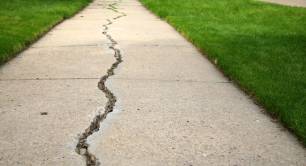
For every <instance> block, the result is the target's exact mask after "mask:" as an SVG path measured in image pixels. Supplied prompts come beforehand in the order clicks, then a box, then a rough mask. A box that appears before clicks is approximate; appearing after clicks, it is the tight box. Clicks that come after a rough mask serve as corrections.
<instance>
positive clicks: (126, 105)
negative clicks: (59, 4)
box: [0, 0, 306, 166]
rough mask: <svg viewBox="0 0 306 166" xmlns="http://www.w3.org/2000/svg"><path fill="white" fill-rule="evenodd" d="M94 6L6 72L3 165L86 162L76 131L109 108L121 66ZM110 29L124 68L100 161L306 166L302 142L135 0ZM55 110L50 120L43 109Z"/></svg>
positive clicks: (97, 150)
mask: <svg viewBox="0 0 306 166" xmlns="http://www.w3.org/2000/svg"><path fill="white" fill-rule="evenodd" d="M113 2H116V1H104V0H95V1H94V2H93V3H92V4H91V5H89V6H88V7H87V8H86V9H85V10H83V11H82V12H80V13H79V14H77V15H76V16H75V17H73V18H71V19H69V20H67V21H65V22H63V23H62V24H60V25H58V26H56V27H55V28H54V29H53V30H52V31H51V32H49V33H48V34H47V35H46V36H45V37H43V38H42V39H41V40H39V41H38V42H37V43H35V44H33V45H32V46H31V47H30V48H29V49H27V50H26V51H24V52H22V53H21V54H20V55H19V56H18V57H16V58H15V59H13V60H12V61H10V62H9V63H7V64H6V65H4V66H2V67H1V68H0V94H1V95H0V103H1V105H0V132H1V135H0V147H1V148H0V165H52V166H53V165H65V166H66V165H85V161H84V158H82V156H80V155H78V154H77V153H76V152H75V146H76V143H77V139H78V134H80V133H82V132H83V131H84V129H86V128H87V127H88V125H89V124H90V122H91V121H92V119H93V117H94V116H95V115H96V114H97V112H99V111H103V109H104V105H105V102H106V98H105V97H104V94H103V92H101V91H100V90H99V89H98V88H97V83H98V81H99V78H100V77H101V76H102V75H105V72H106V70H107V69H108V68H109V67H110V66H111V64H112V63H114V57H113V51H112V50H110V49H109V48H108V46H109V45H110V43H109V41H108V40H107V39H106V38H105V36H103V35H102V31H103V27H102V25H103V24H106V23H107V21H106V20H107V19H111V20H113V18H114V17H116V16H117V15H118V13H116V12H114V11H112V10H109V9H107V8H109V4H112V3H113ZM118 4H119V5H118V10H119V11H120V12H124V13H126V14H127V16H126V17H123V18H120V19H117V20H113V22H114V23H113V24H112V25H110V26H109V28H110V29H109V30H108V33H109V34H111V35H112V38H114V39H115V40H116V41H117V42H118V45H117V46H116V47H117V48H120V50H121V52H122V55H123V60H124V62H123V63H122V64H120V66H119V68H117V69H116V70H115V72H116V74H115V76H113V77H110V79H109V80H108V81H107V86H108V87H110V89H111V90H112V91H113V93H114V94H115V95H116V97H117V99H118V102H117V103H116V108H115V111H114V112H113V113H111V114H109V116H108V117H107V119H106V121H103V123H102V126H101V129H100V131H99V132H96V133H94V134H93V135H91V136H90V137H89V138H88V142H89V144H90V147H89V151H90V152H91V153H92V154H94V155H95V156H96V157H97V158H98V160H99V161H100V162H101V164H102V165H116V166H119V165H133V166H138V165H139V166H140V165H156V166H157V165H182V166H183V165H188V166H190V165H193V166H197V165H199V166H202V165H216V166H220V165H243V166H245V165H258V166H263V165H283V166H288V165H297V166H304V165H306V151H305V149H304V148H303V147H302V146H301V145H300V144H299V143H298V141H297V140H296V138H295V137H294V136H292V135H291V134H290V133H289V132H288V131H287V130H285V129H284V128H282V127H281V126H280V125H279V124H278V123H275V122H273V121H272V120H271V119H270V118H269V116H267V115H265V114H264V113H263V112H262V109H261V108H260V107H258V106H257V105H255V104H254V103H253V102H252V100H251V99H249V98H248V97H247V96H246V95H244V93H242V92H241V91H240V90H239V89H237V88H236V87H235V86H234V85H233V84H232V83H230V82H229V81H228V80H227V79H226V78H224V77H223V75H222V74H221V73H220V72H219V71H218V70H216V69H215V68H214V66H213V65H212V64H210V62H208V61H207V60H206V59H205V58H204V56H203V55H201V54H200V53H199V52H198V51H197V50H196V49H195V48H194V47H193V46H192V45H191V44H190V43H188V42H187V41H186V40H185V39H184V38H183V37H181V36H180V35H179V34H178V33H177V32H176V31H175V30H174V29H173V28H171V27H170V26H169V25H168V24H167V23H165V22H163V21H161V20H160V19H158V18H157V17H156V16H154V15H153V14H151V13H150V12H149V11H147V10H146V9H145V8H144V7H142V6H141V4H140V3H139V2H138V1H136V0H122V2H120V3H118ZM43 112H47V115H41V113H43Z"/></svg>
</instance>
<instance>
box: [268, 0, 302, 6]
mask: <svg viewBox="0 0 306 166" xmlns="http://www.w3.org/2000/svg"><path fill="white" fill-rule="evenodd" d="M263 1H266V2H271V3H277V4H281V5H288V6H296V7H306V0H263Z"/></svg>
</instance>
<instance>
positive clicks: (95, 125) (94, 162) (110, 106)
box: [75, 2, 126, 166]
mask: <svg viewBox="0 0 306 166" xmlns="http://www.w3.org/2000/svg"><path fill="white" fill-rule="evenodd" d="M117 4H118V2H114V3H112V4H108V8H107V9H110V10H113V11H114V12H115V13H118V14H120V15H118V16H116V17H114V18H113V20H117V19H119V18H121V17H124V16H126V14H125V13H123V12H119V11H118V10H117V8H116V5H117ZM107 21H108V23H107V24H104V25H103V27H104V31H103V35H105V36H106V37H107V39H108V40H109V41H111V46H109V49H111V50H113V51H114V57H115V59H116V61H115V62H114V63H113V64H112V65H111V67H110V68H109V69H108V70H107V73H106V74H105V75H104V76H102V77H101V79H100V81H99V82H98V88H99V89H100V90H101V91H102V92H103V93H104V94H105V97H106V98H107V100H108V101H107V103H106V105H105V110H104V113H102V114H101V113H99V114H98V115H97V116H95V117H94V119H93V121H92V122H91V123H90V126H89V127H88V128H87V129H86V130H85V131H84V132H83V133H82V134H81V136H80V137H79V140H78V143H77V145H76V149H75V150H76V152H77V153H78V154H79V155H82V156H83V157H84V158H85V159H86V165H87V166H99V165H100V162H99V161H98V159H97V157H96V156H95V155H94V154H92V153H90V152H89V150H88V148H89V144H88V143H87V138H88V137H89V136H91V135H92V134H93V133H95V132H97V131H99V129H100V124H101V123H102V122H103V121H104V120H105V119H106V117H107V115H108V114H109V113H111V112H113V110H114V106H115V103H116V101H117V98H116V96H115V95H114V94H113V93H112V92H111V90H109V89H108V87H107V86H106V85H105V83H106V81H107V79H108V78H109V77H110V76H113V75H115V73H114V70H115V69H116V68H117V67H118V65H119V64H120V63H121V62H122V54H121V52H120V49H118V48H115V46H116V45H117V41H116V40H114V39H113V38H112V36H111V35H110V34H108V29H109V26H110V25H111V24H113V22H112V21H111V20H110V19H107Z"/></svg>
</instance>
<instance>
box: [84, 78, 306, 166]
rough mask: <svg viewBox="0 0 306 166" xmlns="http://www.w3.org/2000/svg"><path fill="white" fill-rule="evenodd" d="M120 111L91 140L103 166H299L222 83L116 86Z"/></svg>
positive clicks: (292, 150)
mask: <svg viewBox="0 0 306 166" xmlns="http://www.w3.org/2000/svg"><path fill="white" fill-rule="evenodd" d="M111 87H112V89H114V93H115V94H117V95H118V97H119V102H118V104H117V108H118V109H120V110H121V111H120V112H118V113H116V115H114V116H111V119H110V120H108V121H105V122H104V126H103V128H102V131H101V132H100V133H97V134H95V135H94V136H92V137H91V145H92V146H91V148H90V151H91V152H93V153H94V154H96V156H97V157H98V158H99V159H100V161H101V163H103V165H124V166H128V165H134V166H141V165H148V166H157V165H188V166H190V165H193V166H201V165H218V166H220V165H224V166H225V165H256V166H257V165H258V166H262V165H269V166H279V165H284V166H285V165H299V166H303V165H304V164H305V162H306V160H305V155H306V153H305V151H304V150H303V148H301V146H300V144H298V143H297V142H296V139H295V138H294V137H293V136H291V135H290V134H289V133H288V132H287V131H286V130H284V129H283V128H282V127H281V126H279V125H278V124H276V123H274V122H272V120H271V119H270V118H269V117H268V116H267V115H265V114H263V113H262V112H261V109H260V108H259V107H257V106H256V105H254V104H253V102H252V101H251V100H250V99H248V98H247V97H246V96H245V95H244V94H243V93H241V92H240V91H239V90H238V89H236V88H235V87H234V86H233V85H232V84H230V83H203V82H188V81H179V82H177V81H159V80H153V81H152V80H141V81H140V80H122V79H120V80H116V79H112V81H111Z"/></svg>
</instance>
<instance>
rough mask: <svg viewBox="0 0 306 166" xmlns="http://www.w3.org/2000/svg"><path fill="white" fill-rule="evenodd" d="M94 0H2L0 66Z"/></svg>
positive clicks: (0, 8) (0, 9)
mask: <svg viewBox="0 0 306 166" xmlns="http://www.w3.org/2000/svg"><path fill="white" fill-rule="evenodd" d="M90 1H91V0H1V2H0V64H3V63H4V62H6V61H8V60H9V59H10V58H12V57H13V56H14V55H16V53H18V52H20V51H21V50H23V49H24V48H25V47H27V46H28V45H29V44H31V43H32V42H33V41H35V40H36V39H38V38H39V37H40V36H41V35H42V34H44V33H45V32H47V31H48V30H49V29H50V28H52V27H53V26H54V25H56V24H57V23H59V22H60V21H62V20H63V19H65V18H67V17H70V16H72V15H73V14H74V13H76V12H77V11H78V10H80V9H81V8H82V7H84V6H86V5H87V4H88V3H89V2H90Z"/></svg>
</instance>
